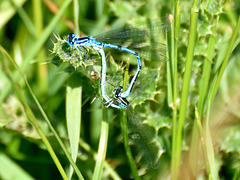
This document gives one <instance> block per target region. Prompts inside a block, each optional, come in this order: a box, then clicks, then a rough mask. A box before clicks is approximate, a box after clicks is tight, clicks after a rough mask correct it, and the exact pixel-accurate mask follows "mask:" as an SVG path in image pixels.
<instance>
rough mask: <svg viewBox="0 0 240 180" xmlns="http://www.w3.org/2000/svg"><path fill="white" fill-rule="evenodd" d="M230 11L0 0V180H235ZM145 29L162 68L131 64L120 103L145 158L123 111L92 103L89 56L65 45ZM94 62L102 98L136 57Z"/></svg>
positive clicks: (161, 4) (233, 12)
mask: <svg viewBox="0 0 240 180" xmlns="http://www.w3.org/2000/svg"><path fill="white" fill-rule="evenodd" d="M239 11H240V3H239V1H237V0H228V1H214V0H208V1H197V0H193V1H164V0H152V1H143V0H139V1H109V0H106V1H103V0H98V1H88V0H81V1H77V0H66V1H55V0H54V1H51V0H44V1H40V0H34V1H26V0H2V1H1V2H0V19H1V21H0V37H1V38H0V42H1V45H0V82H1V83H0V102H1V103H0V125H1V130H0V149H1V153H0V162H1V163H0V178H1V179H33V178H35V179H53V178H54V179H61V178H62V179H71V178H72V179H110V178H111V179H130V178H134V179H169V177H171V179H190V178H191V179H196V178H202V179H239V178H240V170H239V168H240V148H239V147H240V133H239V132H240V131H239V130H240V123H239V122H240V121H239V119H240V114H239V108H240V104H239V102H240V101H239V98H240V94H239V91H238V88H239V79H240V78H239V74H240V73H239V71H240V63H239V58H240V53H239V42H240V36H239V26H240V17H239ZM163 17H164V18H163ZM156 19H157V20H161V22H163V23H164V26H165V30H164V33H162V35H164V37H161V40H162V41H163V42H162V43H164V44H166V45H167V46H166V47H167V49H168V51H164V50H163V52H162V53H164V55H165V56H166V57H167V58H166V59H168V61H164V60H162V61H158V62H156V61H154V60H152V59H151V57H150V58H149V57H143V58H142V65H143V67H142V71H141V73H140V76H139V78H138V81H137V82H136V85H135V87H134V89H133V92H132V94H131V96H130V97H129V98H128V100H129V101H130V104H131V108H129V113H130V114H134V116H133V117H137V120H138V123H139V126H140V127H142V128H141V129H140V130H142V129H143V134H144V133H145V135H147V136H148V135H149V138H150V139H149V145H151V146H150V147H151V148H150V149H148V150H147V151H145V147H144V146H141V141H137V139H136V138H135V139H134V133H135V129H137V127H139V126H135V124H134V123H132V121H130V120H131V119H129V118H127V115H126V111H124V110H119V109H114V108H111V107H109V108H106V107H104V106H103V104H102V103H101V102H102V101H103V100H102V98H101V96H100V94H101V92H100V80H101V78H100V77H101V59H100V57H99V54H98V53H97V52H96V51H95V50H93V49H92V48H87V51H88V52H87V53H88V54H87V58H82V56H81V55H80V54H79V52H78V51H76V50H74V49H72V48H71V47H69V46H68V45H67V44H66V43H65V39H66V37H67V35H68V33H70V32H74V33H75V34H76V35H78V34H79V35H81V36H85V35H96V34H100V33H102V32H105V31H107V30H111V29H116V28H118V27H122V26H123V25H124V24H126V23H127V24H133V23H134V22H136V21H150V22H153V20H154V21H155V20H156ZM155 38H156V37H155ZM104 50H105V49H104ZM105 52H106V56H107V67H108V71H107V87H106V90H107V94H108V95H109V96H112V91H113V89H114V88H115V87H117V86H119V85H122V86H123V87H124V88H126V87H127V85H128V82H129V79H131V76H132V75H134V73H135V71H136V58H135V57H134V56H132V55H129V54H126V53H121V54H119V53H117V54H115V52H118V51H114V52H112V51H110V50H107V49H106V50H105ZM95 97H97V98H95ZM94 99H95V101H93V100H94ZM135 113H136V114H135ZM128 116H129V115H128ZM139 120H140V121H139ZM127 121H128V123H127ZM131 123H132V124H131ZM127 124H128V125H130V126H127ZM128 131H131V132H132V133H129V134H130V135H129V136H128V135H127V132H128ZM146 132H149V134H147V133H146ZM132 140H133V141H134V142H135V146H133V148H131V150H130V147H132V146H131V145H132V143H131V142H132ZM147 140H148V139H147ZM147 140H146V139H144V138H143V141H145V143H146V141H147ZM136 143H137V145H136ZM129 144H130V146H129ZM134 147H137V148H138V149H137V148H134ZM155 149H157V150H158V151H156V152H157V156H156V155H152V154H151V152H150V151H151V150H153V151H154V152H155ZM136 150H137V151H136ZM142 151H143V152H145V153H146V152H150V156H149V157H150V158H149V159H146V158H144V157H145V156H144V155H143V156H141V155H140V154H141V152H142ZM141 157H142V158H141ZM153 157H154V158H156V159H154V160H155V161H156V162H155V163H149V162H150V159H153ZM158 158H159V161H158ZM152 164H154V165H152ZM156 164H157V165H156Z"/></svg>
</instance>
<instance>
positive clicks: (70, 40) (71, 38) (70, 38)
mask: <svg viewBox="0 0 240 180" xmlns="http://www.w3.org/2000/svg"><path fill="white" fill-rule="evenodd" d="M74 37H75V34H74V33H69V34H68V38H67V43H68V45H69V46H73V45H74Z"/></svg>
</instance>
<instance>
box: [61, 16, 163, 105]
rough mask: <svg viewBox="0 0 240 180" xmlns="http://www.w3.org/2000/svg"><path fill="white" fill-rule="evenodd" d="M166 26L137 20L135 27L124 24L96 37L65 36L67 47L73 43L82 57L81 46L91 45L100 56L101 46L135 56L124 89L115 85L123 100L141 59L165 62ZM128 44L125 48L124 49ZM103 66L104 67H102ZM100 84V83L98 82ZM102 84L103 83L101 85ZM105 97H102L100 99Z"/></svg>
mask: <svg viewBox="0 0 240 180" xmlns="http://www.w3.org/2000/svg"><path fill="white" fill-rule="evenodd" d="M166 30H167V25H166V24H163V23H161V21H160V20H155V21H149V22H148V23H147V22H145V23H140V24H136V25H135V26H130V25H126V26H125V27H123V28H121V29H119V30H113V31H110V32H106V33H103V34H100V35H97V36H94V37H92V36H88V37H79V38H76V37H75V34H73V33H70V34H69V35H68V38H67V41H66V42H67V43H68V45H69V46H72V47H73V46H75V48H76V49H77V51H78V52H79V55H80V56H83V57H86V56H87V53H88V50H87V49H86V48H85V47H88V46H91V47H93V49H95V50H97V51H98V52H99V53H100V55H101V56H102V52H100V51H101V49H103V48H112V49H117V50H120V51H123V52H127V53H130V54H132V55H134V56H136V58H137V70H136V72H135V74H134V76H133V78H132V79H131V81H130V84H129V86H128V88H127V89H126V91H124V92H122V89H121V88H120V87H119V88H118V90H119V91H117V92H116V93H118V94H116V96H117V97H119V98H123V99H125V98H126V97H128V96H129V95H130V93H131V92H132V89H133V86H134V84H135V81H136V79H137V77H138V75H139V73H140V71H141V59H140V56H142V57H147V58H150V59H152V60H161V61H166V60H167V58H166V56H165V54H164V53H166V52H167V46H166V45H165V44H164V43H161V42H164V41H165V33H166ZM127 47H128V48H127ZM103 68H106V69H107V67H103ZM101 85H102V84H101ZM102 86H103V85H102ZM104 99H105V100H106V98H104Z"/></svg>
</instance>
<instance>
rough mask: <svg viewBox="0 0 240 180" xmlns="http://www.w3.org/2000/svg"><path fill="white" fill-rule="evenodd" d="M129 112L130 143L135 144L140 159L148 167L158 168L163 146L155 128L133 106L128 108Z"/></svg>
mask: <svg viewBox="0 0 240 180" xmlns="http://www.w3.org/2000/svg"><path fill="white" fill-rule="evenodd" d="M127 113H128V131H129V132H128V134H129V139H130V144H133V146H134V147H135V150H137V151H136V152H137V153H138V155H137V156H138V157H139V161H140V162H141V164H142V165H143V166H146V167H147V168H149V167H150V168H157V167H158V166H159V159H160V157H161V155H162V153H163V148H162V146H161V144H160V143H159V142H158V141H157V137H156V135H155V133H154V130H153V129H151V128H150V127H149V126H148V125H147V124H145V123H143V121H142V119H141V118H140V116H139V115H138V114H137V113H136V112H135V111H134V110H133V109H132V108H131V107H129V108H128V112H127Z"/></svg>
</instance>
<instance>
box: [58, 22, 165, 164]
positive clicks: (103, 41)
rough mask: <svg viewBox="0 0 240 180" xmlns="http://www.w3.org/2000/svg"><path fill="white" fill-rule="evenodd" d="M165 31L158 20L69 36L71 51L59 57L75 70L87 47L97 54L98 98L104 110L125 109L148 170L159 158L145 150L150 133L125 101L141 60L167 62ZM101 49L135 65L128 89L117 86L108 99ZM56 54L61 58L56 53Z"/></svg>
mask: <svg viewBox="0 0 240 180" xmlns="http://www.w3.org/2000/svg"><path fill="white" fill-rule="evenodd" d="M167 30H168V26H167V25H166V24H164V23H162V22H161V20H151V21H145V22H141V23H136V24H134V25H126V26H124V27H123V28H120V29H117V30H112V31H110V32H106V33H103V34H100V35H97V36H87V37H76V36H75V34H73V33H70V34H69V35H68V38H67V40H66V43H67V44H68V46H69V47H71V50H70V51H69V52H64V53H63V55H62V57H63V58H65V61H69V62H70V63H71V62H72V63H73V62H74V63H75V67H78V66H79V64H84V63H85V60H86V59H88V58H91V56H90V53H89V51H90V50H89V49H87V48H88V47H92V48H93V49H94V50H95V51H96V52H98V53H99V55H100V58H101V83H100V87H101V96H102V98H103V99H104V102H103V104H104V105H105V106H106V107H109V106H111V107H114V108H117V109H129V112H130V113H129V114H130V115H129V118H128V119H129V123H130V124H132V125H131V127H134V128H131V129H135V131H134V134H135V135H136V134H137V136H138V138H135V141H136V140H137V139H138V142H136V143H137V144H138V145H140V146H141V147H142V150H143V149H145V151H144V153H145V158H146V159H148V160H149V164H150V165H151V166H154V165H156V164H158V163H157V162H158V159H159V158H158V156H160V155H161V153H159V152H156V151H155V150H154V148H153V147H151V148H149V146H150V144H151V143H150V138H151V136H154V135H153V133H149V131H147V130H146V128H145V125H144V124H143V123H141V122H140V121H139V118H137V117H136V115H135V114H134V113H132V112H133V110H132V109H131V108H130V107H129V101H128V100H127V97H129V96H130V95H131V94H134V93H133V88H134V85H135V83H136V80H137V78H138V76H139V73H140V72H141V69H142V63H143V60H146V61H145V63H147V62H149V61H156V62H165V61H167V57H166V53H167V51H168V48H167V45H166V44H165V42H166V32H167ZM105 49H110V50H112V49H114V50H116V51H118V52H119V53H121V54H124V53H125V54H127V56H126V57H128V56H131V55H132V56H133V58H135V62H136V65H137V68H136V71H135V73H134V75H133V77H132V78H131V81H130V83H129V85H128V88H126V90H125V91H123V88H122V86H121V85H118V87H117V88H114V90H113V91H112V94H111V95H110V96H109V95H108V94H107V93H106V89H107V88H106V84H107V80H106V77H107V70H108V67H107V61H106V56H105ZM55 52H56V51H55ZM57 53H58V54H61V52H59V51H58V52H57ZM133 58H132V59H133ZM145 63H144V64H145ZM150 78H152V80H151V79H149V81H154V78H155V76H154V75H153V76H152V77H150ZM145 83H146V82H145ZM140 86H146V84H145V85H144V84H141V82H140ZM136 96H138V95H136ZM139 139H140V140H139ZM159 154H160V155H159ZM156 160H157V161H156Z"/></svg>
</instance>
